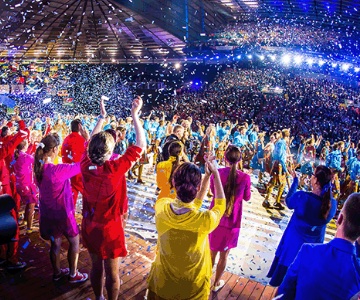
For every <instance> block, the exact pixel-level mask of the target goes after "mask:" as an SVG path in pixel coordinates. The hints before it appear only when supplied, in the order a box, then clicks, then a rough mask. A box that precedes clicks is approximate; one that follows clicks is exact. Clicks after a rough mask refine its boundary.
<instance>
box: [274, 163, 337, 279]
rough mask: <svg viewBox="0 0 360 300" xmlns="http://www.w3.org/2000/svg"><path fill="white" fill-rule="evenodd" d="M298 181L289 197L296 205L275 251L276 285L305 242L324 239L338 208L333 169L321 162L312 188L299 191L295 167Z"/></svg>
mask: <svg viewBox="0 0 360 300" xmlns="http://www.w3.org/2000/svg"><path fill="white" fill-rule="evenodd" d="M293 176H294V182H293V184H292V186H291V188H290V191H289V194H288V195H287V197H286V204H287V206H288V208H290V209H294V213H293V215H292V217H291V219H290V222H289V224H288V226H287V227H286V229H285V232H284V234H283V236H282V238H281V241H280V243H279V246H278V248H277V250H276V253H275V259H274V261H273V263H272V265H271V267H270V271H269V273H268V275H267V277H270V278H271V280H270V284H271V285H272V286H279V285H280V284H281V282H282V280H283V278H284V276H285V274H286V271H287V269H288V267H289V266H290V264H291V263H292V262H293V260H294V258H295V257H296V255H297V253H298V251H299V249H300V248H301V246H302V245H303V244H304V243H323V242H324V237H325V229H326V224H327V223H329V222H330V221H331V219H332V218H333V217H334V215H335V212H336V201H335V199H334V198H332V195H331V171H330V169H329V168H327V167H325V166H318V167H317V168H316V170H315V174H314V175H312V176H311V179H310V184H311V189H312V191H311V192H304V191H298V192H296V190H297V187H298V184H299V180H298V178H297V177H296V174H295V172H294V171H293Z"/></svg>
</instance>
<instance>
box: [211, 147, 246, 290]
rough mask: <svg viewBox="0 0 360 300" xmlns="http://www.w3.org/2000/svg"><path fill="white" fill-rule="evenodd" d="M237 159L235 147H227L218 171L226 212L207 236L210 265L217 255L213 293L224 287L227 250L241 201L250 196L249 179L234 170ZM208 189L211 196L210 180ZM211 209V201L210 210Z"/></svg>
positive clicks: (236, 233)
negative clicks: (222, 278) (221, 166)
mask: <svg viewBox="0 0 360 300" xmlns="http://www.w3.org/2000/svg"><path fill="white" fill-rule="evenodd" d="M240 160H241V151H240V149H239V148H238V147H236V146H233V145H230V146H229V147H228V148H227V149H226V152H225V168H221V169H219V174H220V178H221V182H222V185H223V187H224V192H225V196H226V210H225V214H224V216H223V217H222V218H221V220H220V223H219V226H218V227H217V228H216V229H215V230H214V231H213V232H211V233H210V234H209V242H210V250H211V259H212V264H213V265H214V263H215V258H216V256H217V254H218V252H220V257H219V261H218V264H217V267H216V274H215V280H214V284H213V291H218V290H219V289H221V288H222V287H223V286H224V283H225V282H224V280H220V278H221V276H222V274H223V272H224V270H225V267H226V262H227V257H228V255H229V252H230V249H232V248H235V247H236V246H237V243H238V239H239V234H240V227H241V218H242V206H243V200H245V201H248V200H249V199H250V197H251V191H250V187H251V181H250V176H249V175H248V174H245V173H243V172H241V171H240V170H238V169H237V166H238V162H239V161H240ZM210 189H211V191H212V192H213V193H214V181H213V178H211V182H210ZM213 206H214V199H213V200H212V203H211V205H210V208H212V207H213Z"/></svg>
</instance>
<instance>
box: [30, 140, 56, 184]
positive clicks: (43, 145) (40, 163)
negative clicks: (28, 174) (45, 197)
mask: <svg viewBox="0 0 360 300" xmlns="http://www.w3.org/2000/svg"><path fill="white" fill-rule="evenodd" d="M59 145H60V141H59V136H58V135H57V134H56V133H54V134H49V135H47V136H45V137H44V138H43V139H42V140H41V142H40V143H39V145H38V146H37V148H36V151H35V157H34V174H35V178H36V180H37V182H38V184H40V183H41V181H42V179H43V171H44V161H45V157H46V156H47V154H48V153H49V152H50V151H51V150H53V149H54V148H55V147H57V146H59Z"/></svg>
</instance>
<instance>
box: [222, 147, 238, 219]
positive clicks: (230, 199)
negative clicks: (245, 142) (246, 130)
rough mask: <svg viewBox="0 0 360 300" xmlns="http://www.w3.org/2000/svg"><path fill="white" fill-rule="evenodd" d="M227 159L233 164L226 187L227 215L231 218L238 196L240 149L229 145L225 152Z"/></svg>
mask: <svg viewBox="0 0 360 300" xmlns="http://www.w3.org/2000/svg"><path fill="white" fill-rule="evenodd" d="M225 159H226V161H227V162H229V163H230V164H231V168H230V173H229V177H228V178H227V180H226V184H225V187H224V192H225V198H226V210H225V215H226V216H230V215H231V213H232V211H233V208H234V201H235V195H236V188H237V187H236V179H237V163H238V162H239V161H240V160H241V151H240V149H239V148H238V147H236V146H234V145H229V147H228V148H227V149H226V152H225Z"/></svg>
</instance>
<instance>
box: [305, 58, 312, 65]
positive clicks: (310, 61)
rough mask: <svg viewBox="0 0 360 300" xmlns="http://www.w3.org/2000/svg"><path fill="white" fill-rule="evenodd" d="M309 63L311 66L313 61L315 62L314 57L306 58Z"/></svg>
mask: <svg viewBox="0 0 360 300" xmlns="http://www.w3.org/2000/svg"><path fill="white" fill-rule="evenodd" d="M306 62H307V64H308V65H309V66H311V65H312V64H313V63H314V59H312V58H311V57H309V58H308V59H307V60H306Z"/></svg>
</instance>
